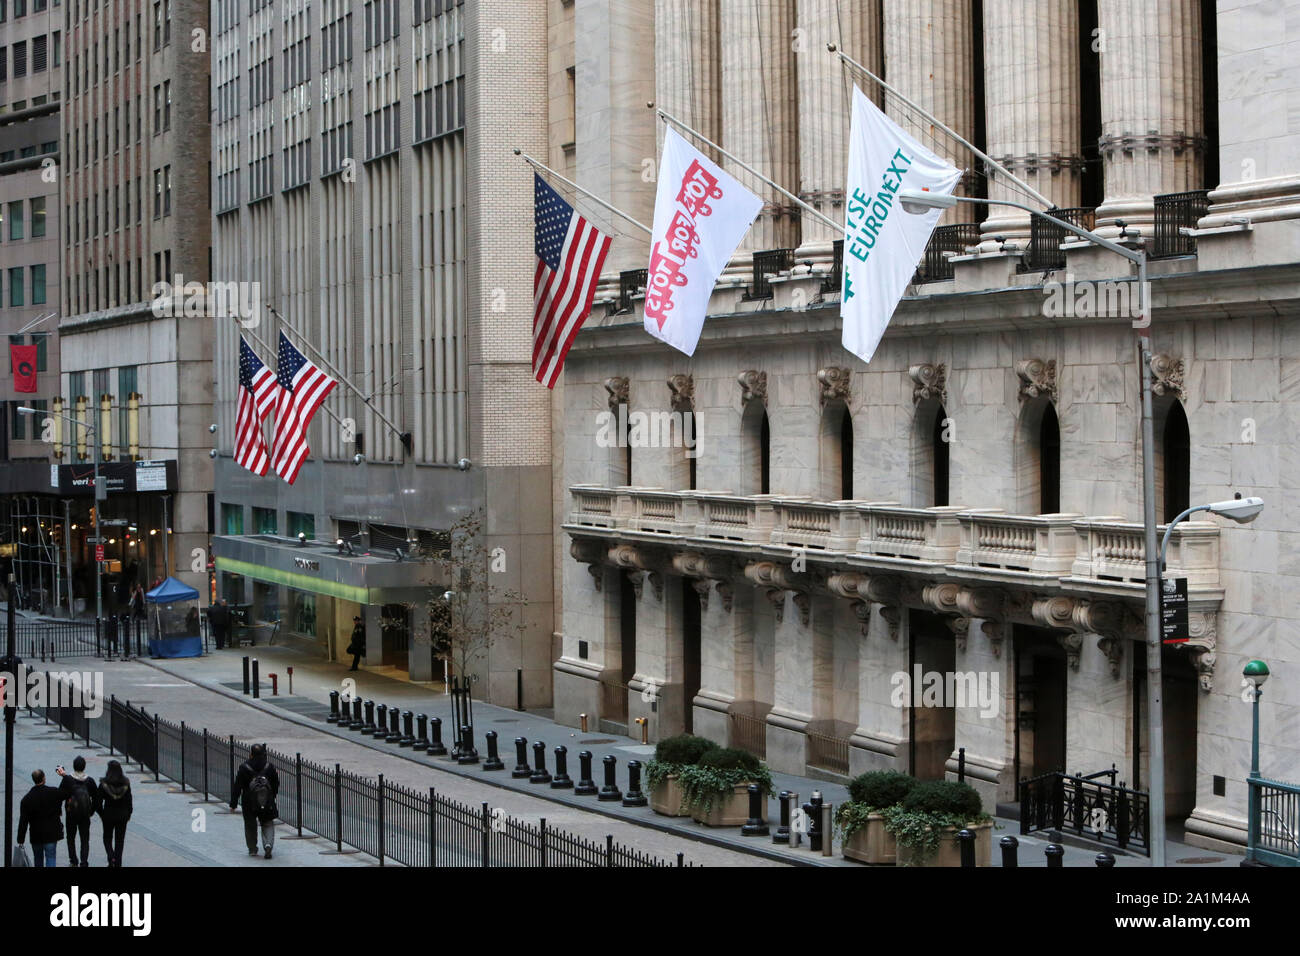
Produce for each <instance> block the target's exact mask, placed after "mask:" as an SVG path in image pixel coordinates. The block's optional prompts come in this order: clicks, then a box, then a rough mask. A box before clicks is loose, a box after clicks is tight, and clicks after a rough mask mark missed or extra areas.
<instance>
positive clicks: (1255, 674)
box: [1241, 661, 1268, 687]
mask: <svg viewBox="0 0 1300 956" xmlns="http://www.w3.org/2000/svg"><path fill="white" fill-rule="evenodd" d="M1241 673H1242V676H1244V677H1245V678H1246V680H1248V681H1250V682H1251V683H1252V684H1254V685H1255V686H1256V687H1263V686H1264V681H1266V680H1268V665H1267V664H1265V663H1264V662H1263V661H1251V662H1250V663H1248V664H1247V665H1246V666H1245V667H1244V668H1243V669H1242V672H1241Z"/></svg>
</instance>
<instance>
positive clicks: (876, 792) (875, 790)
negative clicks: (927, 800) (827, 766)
mask: <svg viewBox="0 0 1300 956" xmlns="http://www.w3.org/2000/svg"><path fill="white" fill-rule="evenodd" d="M918 783H920V781H919V780H917V779H916V778H915V777H913V776H912V775H911V774H906V773H900V772H899V771H897V770H872V771H870V772H868V773H863V774H859V775H858V776H856V777H854V778H853V779H852V780H850V781H849V799H850V800H851V801H852V802H853V803H860V804H863V805H865V806H867V807H870V808H871V809H873V810H879V809H880V808H882V807H892V806H894V805H895V804H899V803H902V802H903V798H904V797H906V796H907V795H908V794H909V793H911V792H912V789H913V788H914V787H915V786H916V785H917V784H918Z"/></svg>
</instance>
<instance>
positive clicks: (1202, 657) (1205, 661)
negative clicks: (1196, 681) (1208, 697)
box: [1182, 608, 1219, 694]
mask: <svg viewBox="0 0 1300 956" xmlns="http://www.w3.org/2000/svg"><path fill="white" fill-rule="evenodd" d="M1218 621H1219V617H1218V614H1217V613H1216V612H1215V611H1214V610H1213V609H1208V608H1204V609H1202V608H1190V609H1189V610H1188V614H1187V632H1188V634H1189V636H1190V637H1189V640H1188V641H1187V643H1186V644H1184V645H1182V646H1183V647H1184V648H1185V649H1186V651H1187V653H1188V654H1191V655H1192V656H1193V658H1194V660H1193V661H1192V666H1193V667H1195V668H1196V673H1197V674H1199V675H1200V683H1201V690H1203V691H1205V692H1206V693H1207V694H1208V693H1210V692H1211V691H1213V690H1214V665H1215V662H1216V659H1217V654H1216V651H1217V649H1218V646H1219V624H1218Z"/></svg>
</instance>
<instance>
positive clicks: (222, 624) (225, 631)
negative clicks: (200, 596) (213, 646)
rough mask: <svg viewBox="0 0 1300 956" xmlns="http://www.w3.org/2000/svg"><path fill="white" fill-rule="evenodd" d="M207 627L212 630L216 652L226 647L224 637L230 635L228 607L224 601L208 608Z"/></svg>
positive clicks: (223, 599)
mask: <svg viewBox="0 0 1300 956" xmlns="http://www.w3.org/2000/svg"><path fill="white" fill-rule="evenodd" d="M208 626H209V627H210V628H212V637H213V639H214V640H215V641H216V642H217V650H222V649H223V648H224V647H225V646H226V637H227V636H228V635H229V634H230V606H229V605H228V604H226V599H225V598H222V599H221V603H219V604H214V605H213V606H212V607H210V608H208Z"/></svg>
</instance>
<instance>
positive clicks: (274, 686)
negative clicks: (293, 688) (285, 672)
mask: <svg viewBox="0 0 1300 956" xmlns="http://www.w3.org/2000/svg"><path fill="white" fill-rule="evenodd" d="M266 676H267V677H269V678H270V679H271V696H272V697H279V696H280V675H279V674H267V675H266Z"/></svg>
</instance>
